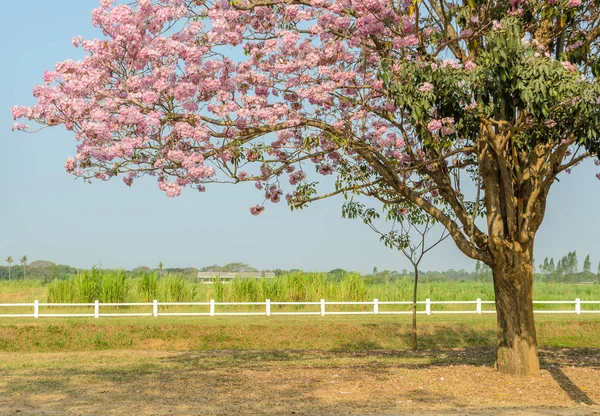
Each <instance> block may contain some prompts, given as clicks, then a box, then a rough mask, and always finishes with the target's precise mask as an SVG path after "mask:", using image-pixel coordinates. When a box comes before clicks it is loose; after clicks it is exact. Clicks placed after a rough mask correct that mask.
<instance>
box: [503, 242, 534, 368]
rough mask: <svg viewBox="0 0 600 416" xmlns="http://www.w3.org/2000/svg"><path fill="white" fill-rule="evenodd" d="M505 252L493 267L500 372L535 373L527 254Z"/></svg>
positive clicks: (531, 297)
mask: <svg viewBox="0 0 600 416" xmlns="http://www.w3.org/2000/svg"><path fill="white" fill-rule="evenodd" d="M532 251H533V247H530V248H529V249H528V250H527V252H525V253H523V252H521V253H520V255H518V254H515V253H507V256H505V257H504V258H501V259H498V258H497V259H496V264H495V266H494V267H493V274H494V292H495V295H496V311H497V321H498V326H497V338H498V351H497V357H496V369H497V370H498V371H500V372H502V373H507V374H516V375H537V374H539V370H540V365H539V359H538V354H537V342H536V335H535V324H534V320H533V293H532V291H533V269H532V263H531V255H530V253H531V252H532Z"/></svg>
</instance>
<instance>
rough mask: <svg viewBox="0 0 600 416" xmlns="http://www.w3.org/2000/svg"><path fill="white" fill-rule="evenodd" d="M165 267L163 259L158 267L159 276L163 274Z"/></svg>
mask: <svg viewBox="0 0 600 416" xmlns="http://www.w3.org/2000/svg"><path fill="white" fill-rule="evenodd" d="M164 267H165V265H164V264H163V262H162V261H161V262H159V263H158V268H157V269H158V276H159V277H160V276H162V274H163V269H164Z"/></svg>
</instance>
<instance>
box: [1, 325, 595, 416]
mask: <svg viewBox="0 0 600 416" xmlns="http://www.w3.org/2000/svg"><path fill="white" fill-rule="evenodd" d="M537 322H538V339H539V342H540V345H541V346H542V351H541V361H542V366H543V368H544V370H543V371H542V374H541V376H540V377H536V378H518V377H510V376H505V375H502V374H498V373H496V372H495V371H494V370H493V369H492V364H493V360H494V348H493V344H494V335H495V332H494V330H495V320H494V317H493V316H472V317H471V316H470V317H466V316H454V317H452V316H432V317H427V318H423V319H421V322H420V328H421V338H420V340H421V348H422V350H421V351H418V352H412V351H407V346H408V345H409V335H408V334H409V330H408V329H409V318H408V317H397V316H396V317H393V316H377V317H375V316H351V317H348V316H336V317H333V316H332V317H325V318H320V317H270V318H266V317H243V318H237V317H236V318H235V319H232V318H226V317H215V318H158V319H152V318H147V319H146V318H142V319H140V318H128V319H126V318H115V319H107V318H105V319H98V320H93V319H83V320H64V319H49V320H45V319H39V320H33V319H21V320H17V321H13V320H3V321H1V323H0V351H1V352H0V415H5V414H6V415H17V414H18V415H54V414H60V415H63V414H65V415H81V414H87V415H106V414H117V415H121V414H123V415H126V414H127V415H128V414H135V415H142V416H145V415H167V414H181V415H188V414H189V415H232V414H243V415H263V414H279V415H292V414H294V415H296V414H305V415H309V414H310V415H341V414H359V415H360V414H382V415H384V414H387V415H392V414H393V415H397V414H402V413H411V412H431V413H432V414H440V413H441V412H446V411H448V412H450V411H454V412H458V414H478V415H479V414H482V415H483V414H485V415H495V414H502V412H506V414H507V415H508V414H511V415H515V414H556V415H559V414H573V415H575V414H577V415H592V414H600V408H598V406H597V404H598V403H600V338H599V337H598V333H600V317H593V316H568V317H566V316H538V320H537ZM564 347H570V348H564ZM515 409H516V410H515ZM523 412H525V413H523ZM536 412H537V413H536Z"/></svg>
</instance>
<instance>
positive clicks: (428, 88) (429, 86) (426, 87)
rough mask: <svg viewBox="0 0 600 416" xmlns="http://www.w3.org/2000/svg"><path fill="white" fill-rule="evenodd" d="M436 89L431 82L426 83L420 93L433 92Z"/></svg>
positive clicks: (421, 87) (422, 85)
mask: <svg viewBox="0 0 600 416" xmlns="http://www.w3.org/2000/svg"><path fill="white" fill-rule="evenodd" d="M434 88H435V87H434V86H433V84H430V83H429V82H424V83H423V84H421V86H420V87H419V91H421V92H431V91H433V90H434Z"/></svg>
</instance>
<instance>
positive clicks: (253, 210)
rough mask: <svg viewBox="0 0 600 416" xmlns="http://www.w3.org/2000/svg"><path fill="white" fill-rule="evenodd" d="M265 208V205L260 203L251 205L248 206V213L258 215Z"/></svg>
mask: <svg viewBox="0 0 600 416" xmlns="http://www.w3.org/2000/svg"><path fill="white" fill-rule="evenodd" d="M264 210H265V207H264V206H262V205H253V206H251V207H250V213H251V214H252V215H260V214H261V213H262V212H263V211H264Z"/></svg>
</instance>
